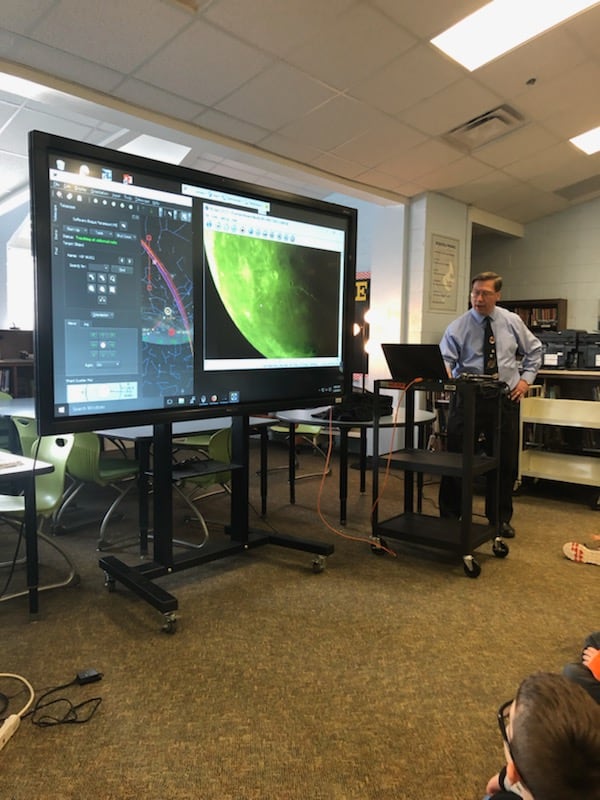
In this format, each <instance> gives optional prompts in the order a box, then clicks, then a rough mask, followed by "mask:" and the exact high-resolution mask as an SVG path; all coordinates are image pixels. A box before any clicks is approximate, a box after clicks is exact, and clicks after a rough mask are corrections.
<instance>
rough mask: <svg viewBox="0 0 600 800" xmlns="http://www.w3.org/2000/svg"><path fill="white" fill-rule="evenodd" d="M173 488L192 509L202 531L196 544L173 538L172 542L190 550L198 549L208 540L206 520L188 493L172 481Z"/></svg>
mask: <svg viewBox="0 0 600 800" xmlns="http://www.w3.org/2000/svg"><path fill="white" fill-rule="evenodd" d="M173 488H174V489H175V491H176V492H177V494H178V495H179V496H180V497H181V498H182V499H183V501H184V502H185V503H186V505H187V506H188V507H189V508H190V509H191V510H192V513H193V515H194V516H195V517H196V519H197V520H198V522H199V523H200V527H201V528H202V533H203V538H202V541H201V542H199V543H198V544H193V543H192V542H188V541H186V540H185V539H173V543H174V544H178V545H180V546H181V547H189V548H191V549H192V550H199V549H200V548H201V547H204V545H205V544H206V543H207V542H208V539H209V533H208V528H207V526H206V520H205V519H204V517H203V516H202V514H201V513H200V511H198V509H197V508H196V506H195V505H194V503H193V502H192V500H191V499H190V498H189V497H188V495H187V494H186V493H185V492H184V491H183V489H181V487H179V486H178V485H177V484H176V483H174V484H173Z"/></svg>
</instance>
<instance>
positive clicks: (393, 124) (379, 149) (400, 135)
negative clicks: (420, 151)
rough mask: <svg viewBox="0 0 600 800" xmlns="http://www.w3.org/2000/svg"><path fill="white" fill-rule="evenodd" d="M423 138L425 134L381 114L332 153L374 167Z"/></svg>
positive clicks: (422, 140) (423, 139)
mask: <svg viewBox="0 0 600 800" xmlns="http://www.w3.org/2000/svg"><path fill="white" fill-rule="evenodd" d="M425 139H426V137H425V135H424V134H422V133H419V131H416V130H415V129H414V128H410V127H408V126H407V125H403V124H402V123H401V122H397V121H396V120H394V119H391V118H389V117H386V116H385V115H383V114H381V116H380V119H376V120H375V122H374V124H373V125H372V126H371V127H370V128H369V130H367V131H365V132H364V133H361V134H359V135H358V136H356V137H354V138H353V139H350V140H349V141H347V142H345V143H344V144H342V145H340V146H339V147H336V148H335V149H334V151H333V153H334V155H337V156H339V157H340V158H345V159H349V160H351V161H356V162H359V163H361V164H364V165H365V166H367V167H376V166H377V165H378V164H381V162H382V161H385V160H387V159H390V158H393V157H394V155H395V154H396V153H397V152H398V150H404V149H406V150H408V149H410V148H411V147H415V146H416V145H417V144H421V142H424V141H425Z"/></svg>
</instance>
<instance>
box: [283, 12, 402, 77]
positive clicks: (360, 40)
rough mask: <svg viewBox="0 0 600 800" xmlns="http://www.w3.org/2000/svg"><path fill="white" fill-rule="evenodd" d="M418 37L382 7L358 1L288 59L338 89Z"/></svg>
mask: <svg viewBox="0 0 600 800" xmlns="http://www.w3.org/2000/svg"><path fill="white" fill-rule="evenodd" d="M415 41H416V40H415V39H414V38H413V37H412V36H410V35H409V34H407V33H406V31H404V30H403V29H401V28H400V27H399V26H398V25H395V24H394V23H393V22H391V21H390V20H389V19H387V18H386V17H384V16H383V15H382V14H381V13H380V12H379V11H377V10H376V9H374V8H370V7H369V6H367V5H365V4H363V3H359V4H357V5H355V6H354V7H353V8H352V9H351V10H350V11H348V12H347V13H345V14H342V15H340V16H339V17H337V18H336V19H335V20H334V21H333V22H330V23H328V24H325V25H322V26H320V28H319V29H318V30H316V31H315V35H314V37H313V39H312V40H311V41H310V42H308V43H307V44H305V45H302V46H301V47H297V48H295V49H293V50H292V51H291V52H289V53H288V54H287V56H286V59H287V60H288V61H290V62H291V63H292V64H295V65H296V66H297V67H299V68H300V69H304V70H305V71H306V72H309V73H310V74H311V75H314V76H315V77H318V78H319V79H320V80H322V81H324V82H325V83H328V84H330V85H331V86H334V87H336V88H338V89H345V88H346V87H348V86H351V85H353V84H355V83H356V82H357V81H360V80H362V79H363V78H365V77H366V76H368V75H371V74H372V73H373V72H375V71H376V70H377V69H379V68H380V67H382V66H383V65H384V64H387V63H388V62H389V61H391V60H392V59H394V58H395V57H396V56H397V55H398V54H399V53H402V52H404V51H405V50H407V49H408V48H409V47H411V46H412V45H413V44H415Z"/></svg>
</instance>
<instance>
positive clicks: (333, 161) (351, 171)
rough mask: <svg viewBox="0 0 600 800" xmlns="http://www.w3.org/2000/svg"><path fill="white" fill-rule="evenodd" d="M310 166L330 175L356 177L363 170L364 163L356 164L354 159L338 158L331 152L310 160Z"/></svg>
mask: <svg viewBox="0 0 600 800" xmlns="http://www.w3.org/2000/svg"><path fill="white" fill-rule="evenodd" d="M312 166H313V167H316V168H317V169H322V170H324V171H325V172H331V173H332V175H341V176H342V177H344V178H356V176H357V175H360V174H361V173H362V172H364V171H365V167H364V164H357V163H356V162H355V161H347V160H346V159H345V158H338V157H337V156H334V155H332V154H331V153H323V155H320V156H319V157H318V158H316V159H315V160H314V161H313V162H312Z"/></svg>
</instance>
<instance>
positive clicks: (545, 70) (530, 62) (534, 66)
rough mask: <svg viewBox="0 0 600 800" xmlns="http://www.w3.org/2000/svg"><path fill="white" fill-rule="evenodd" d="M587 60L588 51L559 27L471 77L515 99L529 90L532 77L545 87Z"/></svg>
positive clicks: (492, 62) (486, 66)
mask: <svg viewBox="0 0 600 800" xmlns="http://www.w3.org/2000/svg"><path fill="white" fill-rule="evenodd" d="M585 58H586V54H585V51H584V50H583V49H582V48H581V47H578V46H577V42H576V41H575V40H574V38H573V37H572V36H568V35H567V34H565V32H564V29H563V28H561V27H558V28H555V29H553V30H550V31H548V32H547V33H545V34H542V35H541V36H539V37H538V38H536V39H533V40H532V41H530V42H527V43H526V44H524V45H521V47H517V48H516V50H512V51H511V52H510V53H507V54H506V55H505V56H502V57H500V58H497V59H495V60H494V61H491V62H490V63H489V64H485V65H484V66H483V67H480V68H479V69H477V70H475V71H474V72H473V73H472V75H473V77H474V78H475V79H476V80H478V81H481V83H482V84H483V85H484V86H487V87H488V88H490V89H491V90H492V91H494V92H497V93H498V94H500V95H503V96H504V97H505V98H507V99H511V98H512V99H514V98H515V97H518V96H519V95H520V94H521V93H522V92H523V91H525V90H526V89H527V83H526V82H527V81H528V80H529V79H530V78H536V80H537V81H538V82H539V83H541V84H543V83H544V82H546V81H549V80H551V79H552V78H555V77H557V76H559V75H561V74H563V73H564V72H567V71H569V70H571V69H573V68H574V67H576V66H577V64H579V63H581V62H582V61H584V60H585Z"/></svg>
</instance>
